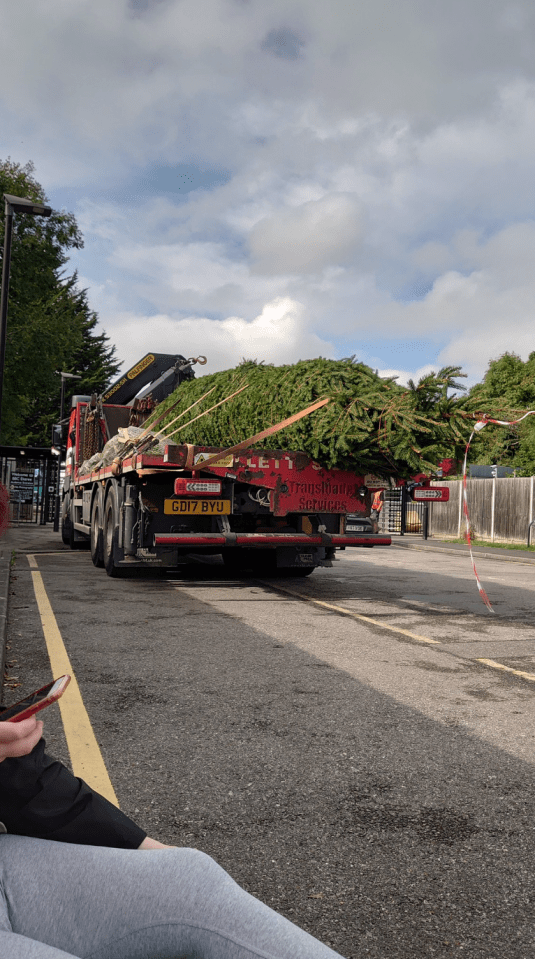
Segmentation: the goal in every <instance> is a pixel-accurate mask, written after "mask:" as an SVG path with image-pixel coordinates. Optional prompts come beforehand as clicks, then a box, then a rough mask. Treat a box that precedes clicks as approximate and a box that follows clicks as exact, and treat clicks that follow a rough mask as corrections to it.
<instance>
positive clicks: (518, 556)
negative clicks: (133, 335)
mask: <svg viewBox="0 0 535 959" xmlns="http://www.w3.org/2000/svg"><path fill="white" fill-rule="evenodd" d="M392 546H393V547H395V548H396V549H417V550H433V551H438V552H442V553H460V552H466V550H467V546H466V544H465V543H452V542H448V541H447V540H439V539H433V538H430V539H427V540H424V539H422V537H421V536H415V535H410V534H409V535H405V536H403V537H402V536H393V537H392ZM68 550H69V547H68V546H64V544H63V543H62V541H61V537H60V535H59V533H55V532H54V530H53V527H52V524H49V525H46V526H39V525H37V524H36V523H20V524H18V525H13V526H11V527H10V528H9V529H8V530H7V532H6V533H5V534H4V536H3V537H2V540H1V541H0V670H1V672H0V675H1V676H3V675H4V665H5V646H6V635H7V615H8V601H9V576H10V569H11V563H12V560H13V556H14V554H15V553H17V552H30V553H31V552H35V553H42V552H63V551H65V552H68ZM472 550H473V553H474V556H484V557H488V558H489V559H499V560H503V561H504V562H507V563H522V564H526V563H527V564H530V565H535V552H531V551H529V550H527V549H514V550H511V549H500V548H499V547H496V548H495V547H492V548H489V547H488V546H473V547H472ZM3 692H4V690H3V685H2V687H1V689H0V704H1V703H2V702H3Z"/></svg>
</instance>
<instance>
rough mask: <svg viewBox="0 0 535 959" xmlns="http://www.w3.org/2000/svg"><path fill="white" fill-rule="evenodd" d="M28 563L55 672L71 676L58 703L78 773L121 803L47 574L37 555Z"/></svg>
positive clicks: (101, 791)
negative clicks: (48, 587)
mask: <svg viewBox="0 0 535 959" xmlns="http://www.w3.org/2000/svg"><path fill="white" fill-rule="evenodd" d="M28 563H29V565H30V568H31V570H32V580H33V588H34V591H35V598H36V600H37V606H38V609H39V615H40V617H41V624H42V627H43V633H44V635H45V642H46V646H47V650H48V656H49V659H50V665H51V667H52V675H53V676H54V677H55V678H57V677H58V676H62V675H63V674H64V673H69V675H70V676H71V681H70V683H69V686H68V688H67V690H66V692H65V693H64V694H63V696H62V697H61V699H59V700H58V705H59V708H60V711H61V719H62V722H63V728H64V730H65V737H66V739H67V746H68V749H69V755H70V757H71V763H72V769H73V773H74V775H75V776H79V777H80V778H81V779H84V780H85V782H86V783H87V784H88V786H91V788H92V789H94V790H96V792H99V793H100V794H101V796H104V797H105V798H106V799H108V800H109V801H110V802H111V803H113V804H114V806H119V803H118V802H117V797H116V795H115V791H114V788H113V786H112V784H111V780H110V777H109V775H108V770H107V769H106V765H105V763H104V759H103V758H102V753H101V751H100V747H99V745H98V743H97V740H96V737H95V734H94V732H93V727H92V726H91V721H90V719H89V716H88V714H87V710H86V708H85V706H84V702H83V699H82V694H81V692H80V687H79V686H78V682H77V680H76V676H75V675H74V670H73V668H72V665H71V662H70V659H69V656H68V654H67V650H66V649H65V645H64V643H63V639H62V637H61V633H60V631H59V628H58V624H57V622H56V617H55V616H54V612H53V610H52V606H51V605H50V600H49V598H48V596H47V593H46V590H45V585H44V583H43V577H42V576H41V573H40V572H39V571H38V567H37V561H36V559H35V556H33V555H28Z"/></svg>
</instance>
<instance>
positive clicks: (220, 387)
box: [159, 356, 472, 476]
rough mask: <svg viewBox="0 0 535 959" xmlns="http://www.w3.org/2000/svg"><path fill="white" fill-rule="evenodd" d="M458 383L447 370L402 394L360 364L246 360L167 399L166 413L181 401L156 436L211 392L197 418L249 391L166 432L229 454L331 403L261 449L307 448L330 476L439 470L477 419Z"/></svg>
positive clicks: (456, 374)
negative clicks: (335, 472)
mask: <svg viewBox="0 0 535 959" xmlns="http://www.w3.org/2000/svg"><path fill="white" fill-rule="evenodd" d="M459 376H463V374H462V373H461V372H460V369H459V367H445V368H444V369H442V370H440V371H439V372H438V373H431V374H429V375H428V376H425V377H423V378H422V379H421V380H420V381H419V382H418V383H417V384H415V383H413V382H410V383H409V385H408V387H402V386H400V385H399V384H397V383H396V381H395V379H388V378H382V377H380V376H378V375H377V374H376V373H375V372H374V371H373V370H372V369H371V368H370V367H369V366H367V365H366V364H364V363H361V362H359V361H358V360H356V359H355V357H354V356H352V357H348V358H346V359H343V360H328V359H324V358H322V357H320V358H318V359H314V360H301V361H299V362H298V363H294V364H291V365H288V366H272V365H264V364H263V363H258V362H257V361H255V360H244V361H243V362H242V363H241V364H240V365H239V366H237V367H235V368H234V369H231V370H225V371H223V372H219V373H213V374H211V375H208V376H203V377H201V378H199V379H195V380H191V381H189V382H185V383H182V384H181V385H180V386H179V387H178V388H177V390H176V391H175V392H174V393H173V394H172V395H171V396H169V397H168V398H167V399H166V400H165V401H164V403H165V406H166V407H170V406H171V405H173V404H175V403H176V402H177V401H178V400H179V401H180V402H179V405H178V406H176V407H175V408H174V409H173V410H172V411H171V412H170V414H169V416H168V417H166V418H165V419H164V420H163V421H162V423H161V424H160V426H159V429H160V430H161V431H162V432H164V433H165V432H166V423H168V422H170V421H171V420H172V419H174V417H175V416H177V415H178V414H179V413H180V412H181V411H182V410H186V409H187V408H188V406H190V405H191V404H192V403H193V402H194V401H195V400H197V399H199V398H200V397H201V396H203V394H204V393H206V392H207V391H208V390H210V389H211V388H212V387H214V391H213V392H212V393H211V394H210V396H209V397H208V398H207V399H206V400H205V401H204V402H203V403H202V404H199V406H198V407H197V408H196V410H195V415H196V414H197V413H198V412H199V411H202V410H204V409H208V408H209V407H211V406H213V405H214V404H215V403H217V402H218V401H219V400H222V399H224V398H225V397H226V396H229V395H230V394H231V393H233V392H234V391H235V390H237V389H239V387H241V386H243V385H245V384H247V387H248V388H247V389H246V390H245V391H244V392H243V393H241V394H240V395H239V396H237V397H235V398H234V399H232V400H230V401H229V402H228V403H225V404H223V405H222V406H220V407H219V408H218V409H217V410H214V412H213V413H211V414H208V415H207V416H206V417H204V418H202V419H200V420H199V421H198V422H197V423H194V424H193V425H192V426H188V425H187V423H188V420H189V419H190V418H192V417H191V416H190V415H186V416H185V417H184V420H182V421H180V420H179V421H178V423H176V424H174V425H173V426H171V427H170V432H169V434H168V435H171V436H172V439H173V442H176V443H193V444H195V445H198V446H216V447H230V446H233V445H235V444H236V443H239V442H241V441H242V440H245V439H247V438H248V437H250V436H253V435H254V434H256V433H259V432H261V431H262V430H264V429H267V428H268V427H269V426H272V425H273V424H275V423H278V422H280V421H281V420H283V419H286V418H287V417H289V416H291V415H292V414H293V413H297V412H299V411H300V410H302V409H304V408H305V407H307V406H309V405H311V404H312V403H314V402H315V401H316V400H319V399H323V398H324V397H329V399H330V400H331V402H330V403H329V404H328V405H327V406H325V407H323V408H322V409H320V410H317V411H316V412H314V413H312V414H311V415H310V416H307V417H305V418H304V419H302V420H300V421H299V422H298V423H295V424H293V425H292V426H289V427H286V428H285V429H284V430H283V431H281V432H280V433H277V434H275V436H274V437H273V438H272V439H271V438H268V439H267V440H265V441H264V443H262V444H257V446H256V448H259V449H287V450H300V451H302V452H305V453H307V454H308V455H309V456H311V457H312V459H313V460H315V461H316V462H318V463H320V464H321V465H322V466H324V467H326V468H328V469H333V468H337V469H350V470H358V471H359V473H361V474H362V473H369V472H372V473H376V474H379V475H383V476H388V475H396V476H410V475H414V474H415V473H418V472H430V471H433V470H434V469H436V466H437V464H438V462H439V461H440V460H441V459H442V458H443V457H444V456H450V455H452V450H453V451H455V450H457V448H459V447H460V445H462V444H463V443H464V442H465V441H466V437H467V435H468V434H469V431H470V429H471V425H472V421H470V422H467V419H466V416H465V414H464V412H463V410H462V404H461V403H460V402H459V399H458V397H457V395H456V393H457V392H458V391H462V390H463V389H464V388H463V387H462V386H461V385H460V384H459V383H458V382H457V378H458V377H459ZM161 411H162V407H161V406H160V412H161ZM182 424H185V425H182Z"/></svg>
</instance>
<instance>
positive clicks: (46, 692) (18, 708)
mask: <svg viewBox="0 0 535 959" xmlns="http://www.w3.org/2000/svg"><path fill="white" fill-rule="evenodd" d="M70 681H71V677H70V676H68V675H65V676H60V677H59V679H53V680H52V682H51V683H47V684H46V686H41V689H36V690H35V692H34V693H30V695H29V696H25V697H24V699H19V701H18V703H14V704H13V706H8V707H7V709H4V711H3V713H0V722H4V723H6V722H7V723H20V722H21V720H23V719H28V716H33V714H34V713H38V712H39V710H40V709H44V708H45V707H46V706H50V704H51V703H55V702H56V700H57V699H59V697H60V696H63V693H64V692H65V690H66V689H67V686H68V685H69V683H70Z"/></svg>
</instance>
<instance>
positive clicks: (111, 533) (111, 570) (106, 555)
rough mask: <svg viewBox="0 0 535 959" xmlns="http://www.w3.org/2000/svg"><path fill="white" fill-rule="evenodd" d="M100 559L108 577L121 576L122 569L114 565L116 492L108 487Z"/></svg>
mask: <svg viewBox="0 0 535 959" xmlns="http://www.w3.org/2000/svg"><path fill="white" fill-rule="evenodd" d="M102 539H103V542H102V558H103V563H104V569H105V570H106V572H107V574H108V576H121V575H122V573H123V570H122V569H119V568H118V567H117V566H116V565H115V549H116V547H117V545H118V542H119V504H118V502H117V492H116V490H115V489H114V488H113V486H110V488H109V490H108V495H107V496H106V503H105V506H104V523H103V538H102Z"/></svg>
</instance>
